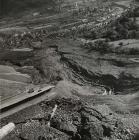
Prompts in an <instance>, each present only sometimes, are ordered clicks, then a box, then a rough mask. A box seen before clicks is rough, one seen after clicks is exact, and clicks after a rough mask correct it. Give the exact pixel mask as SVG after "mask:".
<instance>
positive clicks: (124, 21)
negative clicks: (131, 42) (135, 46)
mask: <svg viewBox="0 0 139 140" xmlns="http://www.w3.org/2000/svg"><path fill="white" fill-rule="evenodd" d="M138 29H139V27H138V25H137V24H136V22H135V21H134V20H133V19H132V18H128V17H126V16H123V17H121V18H120V19H118V20H117V21H116V22H115V23H113V24H112V25H111V27H109V28H108V29H107V31H106V32H104V33H103V37H104V38H108V39H110V40H111V41H114V40H120V39H133V38H137V32H138Z"/></svg>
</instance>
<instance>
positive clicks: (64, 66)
mask: <svg viewBox="0 0 139 140" xmlns="http://www.w3.org/2000/svg"><path fill="white" fill-rule="evenodd" d="M123 3H124V4H125V3H126V4H127V5H126V6H123V5H124V4H123ZM129 3H130V1H128V2H127V1H122V2H121V1H117V2H116V3H114V2H112V4H111V5H110V3H109V2H108V3H105V6H103V7H101V6H100V7H99V8H100V10H97V9H95V8H93V9H90V8H89V7H88V5H86V7H84V8H83V7H81V9H80V8H79V9H70V10H69V11H68V10H66V11H65V13H64V12H63V11H62V13H56V14H55V13H54V15H53V14H52V15H49V16H48V15H47V14H46V15H45V14H42V15H40V14H39V13H36V12H35V13H34V14H33V15H32V13H31V15H30V16H25V15H24V16H22V17H21V18H19V19H14V18H11V19H10V20H9V17H7V18H3V20H2V19H1V22H0V95H1V99H2V100H4V99H6V98H10V97H12V96H15V95H17V94H23V93H24V92H25V91H26V90H28V89H32V88H35V87H36V86H40V87H41V86H42V85H44V84H47V85H54V86H55V88H54V89H52V91H51V92H52V93H56V94H55V96H54V97H53V98H52V99H51V100H50V99H45V100H43V101H41V102H39V103H37V104H35V105H32V106H30V107H28V108H25V109H23V110H21V111H19V112H17V113H14V114H12V115H10V116H8V117H6V118H4V119H2V121H1V122H0V123H1V126H4V125H6V124H7V123H8V122H14V123H15V124H16V129H15V130H14V132H12V133H11V134H10V135H8V136H7V137H6V138H5V140H69V139H71V140H138V139H139V35H138V33H139V24H138V18H139V14H138V13H139V12H138V10H137V11H136V14H135V16H136V20H135V21H134V18H133V14H132V12H133V11H130V9H128V8H129V5H130V4H129ZM109 6H112V7H111V8H110V9H108V8H109ZM75 8H77V7H75ZM136 9H138V8H136ZM37 10H39V9H37ZM78 10H79V11H78ZM88 11H89V12H88ZM130 13H131V14H130ZM125 17H126V18H125ZM5 23H6V24H5ZM110 31H112V32H110ZM55 105H57V106H58V107H57V110H56V112H55V114H54V117H53V118H52V119H51V120H50V115H51V113H52V110H53V108H54V106H55ZM49 121H50V126H49V125H48V122H49Z"/></svg>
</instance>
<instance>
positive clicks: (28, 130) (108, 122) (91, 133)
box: [2, 81, 139, 140]
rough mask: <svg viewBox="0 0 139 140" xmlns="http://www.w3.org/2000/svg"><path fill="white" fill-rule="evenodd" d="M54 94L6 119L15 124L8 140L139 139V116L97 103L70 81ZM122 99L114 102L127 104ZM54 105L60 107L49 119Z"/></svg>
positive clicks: (3, 122) (58, 86) (3, 121)
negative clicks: (52, 97) (52, 96)
mask: <svg viewBox="0 0 139 140" xmlns="http://www.w3.org/2000/svg"><path fill="white" fill-rule="evenodd" d="M54 92H57V93H58V94H57V97H55V98H54V99H52V100H50V101H49V100H46V101H43V102H41V103H39V104H37V105H34V106H31V107H29V108H26V109H24V110H22V111H20V112H18V113H15V114H13V115H12V116H9V117H8V118H5V119H3V120H2V125H4V124H6V123H7V122H10V121H12V122H14V123H15V124H16V129H15V131H14V132H12V133H11V134H10V135H8V136H7V137H6V138H5V140H11V139H14V140H50V139H51V140H70V139H71V140H115V139H121V140H131V139H133V138H135V137H137V136H136V135H138V131H139V116H138V115H135V114H131V113H128V112H126V113H125V110H124V108H123V110H121V113H118V112H117V113H116V110H115V109H112V106H110V105H109V106H108V105H104V104H102V105H101V104H97V103H96V100H95V99H97V98H95V96H92V95H91V96H86V95H85V93H84V92H87V90H85V89H83V88H81V87H80V86H78V85H76V84H72V83H70V82H66V81H62V82H59V84H57V86H56V88H55V89H54ZM113 96H114V95H113ZM101 97H102V96H100V100H101ZM103 98H109V96H105V97H104V96H103ZM120 100H121V101H122V97H116V98H115V102H117V103H118V104H119V103H121V105H122V104H123V105H124V104H125V102H124V100H123V101H122V102H121V101H120ZM107 101H108V100H107ZM118 104H117V105H118ZM54 105H57V106H58V107H57V110H56V112H55V115H54V117H53V118H52V119H51V120H50V114H51V113H52V110H53V108H54ZM113 106H115V107H116V104H113ZM119 109H120V107H119ZM48 121H50V126H48ZM137 138H138V137H137Z"/></svg>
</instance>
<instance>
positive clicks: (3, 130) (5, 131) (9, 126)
mask: <svg viewBox="0 0 139 140" xmlns="http://www.w3.org/2000/svg"><path fill="white" fill-rule="evenodd" d="M14 129H15V124H14V123H9V124H7V125H5V126H3V127H2V128H1V129H0V140H2V139H3V138H4V137H5V136H7V135H8V134H9V133H10V132H12V131H13V130H14Z"/></svg>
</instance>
